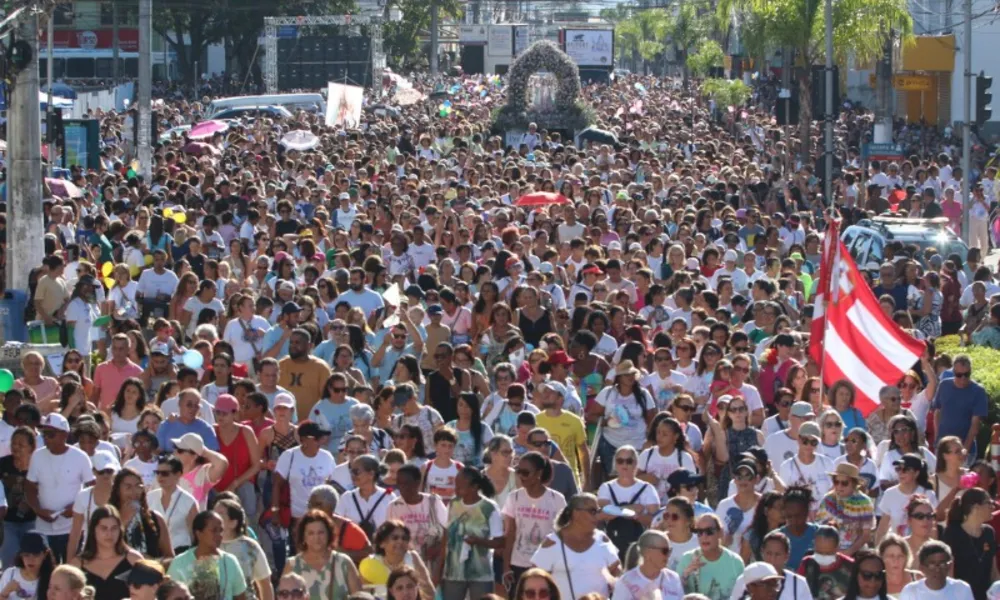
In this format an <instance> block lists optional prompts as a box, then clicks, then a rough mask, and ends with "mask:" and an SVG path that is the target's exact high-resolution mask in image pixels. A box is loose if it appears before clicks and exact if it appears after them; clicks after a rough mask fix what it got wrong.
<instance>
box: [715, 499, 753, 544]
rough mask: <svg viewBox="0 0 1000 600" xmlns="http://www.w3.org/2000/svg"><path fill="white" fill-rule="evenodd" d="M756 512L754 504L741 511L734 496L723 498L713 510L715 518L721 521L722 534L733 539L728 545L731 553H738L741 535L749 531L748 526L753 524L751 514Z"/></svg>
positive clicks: (741, 540)
mask: <svg viewBox="0 0 1000 600" xmlns="http://www.w3.org/2000/svg"><path fill="white" fill-rule="evenodd" d="M756 510H757V505H756V504H754V505H753V506H751V507H750V508H748V509H747V510H743V509H742V508H740V507H739V506H737V504H736V498H735V496H730V497H728V498H724V499H723V500H722V501H721V502H719V505H718V506H717V507H716V508H715V514H716V516H718V517H719V520H721V521H722V532H723V534H728V535H731V536H732V537H733V541H732V543H730V544H729V549H730V550H732V551H733V552H736V553H739V551H740V545H741V544H742V542H743V534H744V533H746V531H747V529H750V525H751V523H753V513H754V511H756Z"/></svg>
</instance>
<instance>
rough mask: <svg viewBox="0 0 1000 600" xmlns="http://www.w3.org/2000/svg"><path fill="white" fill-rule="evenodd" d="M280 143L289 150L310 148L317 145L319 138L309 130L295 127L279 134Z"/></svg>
mask: <svg viewBox="0 0 1000 600" xmlns="http://www.w3.org/2000/svg"><path fill="white" fill-rule="evenodd" d="M281 145H282V146H284V147H285V148H288V149H289V150H312V149H313V148H315V147H316V146H318V145H319V138H318V137H316V134H314V133H313V132H311V131H307V130H305V129H296V130H295V131H289V132H288V133H286V134H285V135H283V136H281Z"/></svg>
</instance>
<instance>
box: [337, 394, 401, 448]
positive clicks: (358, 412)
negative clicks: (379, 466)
mask: <svg viewBox="0 0 1000 600" xmlns="http://www.w3.org/2000/svg"><path fill="white" fill-rule="evenodd" d="M348 414H349V415H350V417H351V425H352V429H351V430H350V431H348V432H347V433H346V434H345V435H344V437H342V438H341V443H340V448H339V449H338V450H339V452H340V453H343V452H344V446H345V445H346V443H347V440H348V438H350V437H351V436H352V435H358V436H361V437H362V438H364V439H365V441H366V442H368V452H369V453H371V454H372V455H374V456H378V457H382V456H384V455H385V453H386V452H388V451H389V450H392V448H393V445H392V435H391V434H390V433H389V432H388V431H386V430H384V429H380V428H378V427H375V409H373V408H372V407H371V406H369V405H367V404H361V403H358V404H355V405H354V406H352V407H351V409H350V412H349V413H348Z"/></svg>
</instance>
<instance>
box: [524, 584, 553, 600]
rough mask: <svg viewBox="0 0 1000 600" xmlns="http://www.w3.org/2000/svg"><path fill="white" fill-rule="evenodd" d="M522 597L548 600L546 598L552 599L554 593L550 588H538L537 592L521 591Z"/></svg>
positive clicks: (531, 599) (530, 590)
mask: <svg viewBox="0 0 1000 600" xmlns="http://www.w3.org/2000/svg"><path fill="white" fill-rule="evenodd" d="M521 595H522V596H524V597H525V598H528V599H529V600H535V599H537V600H546V598H549V597H551V595H552V592H550V591H549V588H547V587H543V588H538V589H537V590H532V589H524V590H521Z"/></svg>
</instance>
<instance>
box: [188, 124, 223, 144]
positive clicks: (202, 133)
mask: <svg viewBox="0 0 1000 600" xmlns="http://www.w3.org/2000/svg"><path fill="white" fill-rule="evenodd" d="M227 129H229V123H226V122H225V121H202V122H201V123H198V124H197V125H195V126H194V127H192V128H191V131H189V132H188V138H190V139H192V140H201V139H205V138H209V137H212V136H213V135H215V134H217V133H222V132H223V131H225V130H227Z"/></svg>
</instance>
